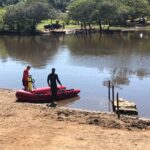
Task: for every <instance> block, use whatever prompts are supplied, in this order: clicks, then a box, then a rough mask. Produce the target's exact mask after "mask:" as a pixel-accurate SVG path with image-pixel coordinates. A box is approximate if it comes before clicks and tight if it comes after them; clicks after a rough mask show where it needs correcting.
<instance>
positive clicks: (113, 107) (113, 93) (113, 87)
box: [112, 86, 115, 112]
mask: <svg viewBox="0 0 150 150" xmlns="http://www.w3.org/2000/svg"><path fill="white" fill-rule="evenodd" d="M114 100H115V98H114V86H112V108H113V112H114V111H115V106H114Z"/></svg>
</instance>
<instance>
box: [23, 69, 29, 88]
mask: <svg viewBox="0 0 150 150" xmlns="http://www.w3.org/2000/svg"><path fill="white" fill-rule="evenodd" d="M30 69H31V66H27V68H26V69H25V70H24V71H23V77H22V84H23V86H24V90H27V89H28V77H29V70H30Z"/></svg>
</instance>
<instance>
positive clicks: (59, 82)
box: [56, 75, 62, 86]
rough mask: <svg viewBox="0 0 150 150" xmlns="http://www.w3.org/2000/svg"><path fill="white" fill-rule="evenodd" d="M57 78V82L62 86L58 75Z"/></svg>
mask: <svg viewBox="0 0 150 150" xmlns="http://www.w3.org/2000/svg"><path fill="white" fill-rule="evenodd" d="M56 76H57V77H56V80H57V82H58V83H59V84H60V86H62V84H61V82H60V80H59V78H58V75H56Z"/></svg>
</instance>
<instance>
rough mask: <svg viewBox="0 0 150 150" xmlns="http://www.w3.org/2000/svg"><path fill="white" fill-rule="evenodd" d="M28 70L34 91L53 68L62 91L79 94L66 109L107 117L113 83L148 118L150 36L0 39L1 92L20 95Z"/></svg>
mask: <svg viewBox="0 0 150 150" xmlns="http://www.w3.org/2000/svg"><path fill="white" fill-rule="evenodd" d="M28 64H30V65H32V70H31V74H32V76H33V77H34V78H35V80H36V87H43V86H47V83H46V79H47V74H48V73H49V72H50V71H51V68H52V67H55V68H56V72H57V73H58V75H59V78H60V80H61V82H62V84H63V85H65V86H67V87H68V88H80V89H81V93H80V94H79V95H80V97H78V98H73V99H72V100H67V101H64V104H63V105H65V106H68V107H74V108H82V109H89V110H100V111H109V106H108V95H107V93H108V91H107V87H106V86H105V84H106V82H107V81H108V80H111V81H112V82H113V83H114V84H115V86H116V88H115V92H119V95H120V97H122V98H125V99H128V100H131V101H134V102H135V103H136V104H137V107H138V111H139V115H140V116H143V117H150V92H149V91H150V88H149V87H150V33H149V32H134V33H121V34H107V35H106V34H103V35H99V34H97V35H91V36H85V35H80V36H77V35H65V36H47V35H44V36H21V37H19V36H0V71H1V73H0V77H1V78H0V87H4V88H13V89H20V88H22V85H21V78H22V71H23V69H24V68H25V66H26V65H28Z"/></svg>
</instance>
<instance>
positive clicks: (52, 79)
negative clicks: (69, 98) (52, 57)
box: [47, 68, 62, 107]
mask: <svg viewBox="0 0 150 150" xmlns="http://www.w3.org/2000/svg"><path fill="white" fill-rule="evenodd" d="M57 82H58V83H59V84H60V85H61V86H62V84H61V82H60V81H59V78H58V75H57V74H55V68H52V72H51V73H50V74H49V75H48V77H47V83H48V85H49V86H50V87H51V92H52V102H51V104H50V105H49V106H51V107H55V106H56V105H57V103H56V102H55V100H56V98H57Z"/></svg>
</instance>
